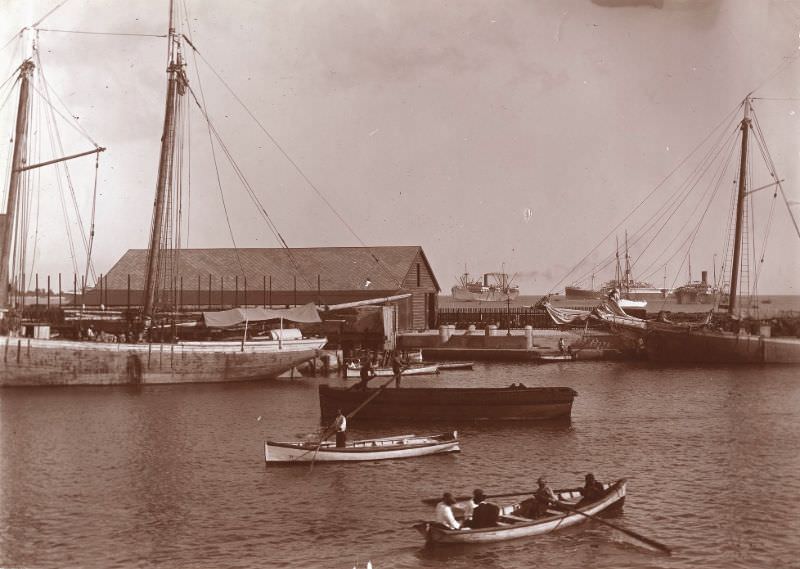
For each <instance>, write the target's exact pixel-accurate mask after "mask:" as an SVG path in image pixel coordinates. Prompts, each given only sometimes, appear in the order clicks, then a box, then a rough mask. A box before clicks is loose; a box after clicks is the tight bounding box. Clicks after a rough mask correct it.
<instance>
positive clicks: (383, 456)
mask: <svg viewBox="0 0 800 569" xmlns="http://www.w3.org/2000/svg"><path fill="white" fill-rule="evenodd" d="M317 447H318V444H314V443H281V442H273V441H266V442H265V443H264V458H265V460H266V461H267V463H268V464H269V463H298V462H364V461H373V460H391V459H400V458H415V457H419V456H429V455H432V454H443V453H451V452H459V451H460V450H461V449H460V447H459V442H458V433H456V432H452V433H446V434H441V435H431V436H426V437H417V436H415V435H404V436H401V437H387V438H382V439H368V440H358V441H352V442H349V443H347V446H345V447H344V448H337V447H336V446H335V444H334V443H324V444H323V445H322V446H321V447H319V450H318V451H317Z"/></svg>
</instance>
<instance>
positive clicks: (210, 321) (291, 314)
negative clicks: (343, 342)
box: [203, 302, 322, 328]
mask: <svg viewBox="0 0 800 569" xmlns="http://www.w3.org/2000/svg"><path fill="white" fill-rule="evenodd" d="M280 319H283V320H289V321H291V322H304V323H315V322H322V319H321V318H320V317H319V312H318V311H317V307H316V305H315V304H314V303H313V302H309V303H308V304H304V305H302V306H295V307H294V308H278V309H270V308H232V309H230V310H222V311H219V312H203V322H204V323H205V325H206V326H207V327H209V328H231V327H233V326H239V325H241V324H244V323H245V322H262V321H264V320H280Z"/></svg>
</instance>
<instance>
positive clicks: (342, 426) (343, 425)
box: [333, 409, 347, 448]
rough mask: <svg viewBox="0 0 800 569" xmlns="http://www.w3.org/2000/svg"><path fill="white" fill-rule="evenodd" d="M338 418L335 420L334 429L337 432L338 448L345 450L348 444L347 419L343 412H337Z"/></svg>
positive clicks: (339, 410)
mask: <svg viewBox="0 0 800 569" xmlns="http://www.w3.org/2000/svg"><path fill="white" fill-rule="evenodd" d="M336 413H337V414H336V418H335V419H334V420H333V428H334V429H335V430H336V447H337V448H343V447H344V446H345V444H346V443H347V432H346V431H347V417H345V416H344V415H343V414H342V410H341V409H338V410H337V411H336Z"/></svg>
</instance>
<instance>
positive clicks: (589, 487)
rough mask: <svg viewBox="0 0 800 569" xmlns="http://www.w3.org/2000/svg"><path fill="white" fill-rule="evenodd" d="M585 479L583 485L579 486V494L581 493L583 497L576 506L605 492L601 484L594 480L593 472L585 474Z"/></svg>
mask: <svg viewBox="0 0 800 569" xmlns="http://www.w3.org/2000/svg"><path fill="white" fill-rule="evenodd" d="M585 480H586V483H585V484H584V485H583V488H581V494H582V495H583V498H581V501H580V502H578V503H577V506H582V505H584V504H590V503H592V502H594V501H596V500H597V499H598V498H599V497H600V496H602V495H603V492H605V488H604V487H603V484H602V483H601V482H598V481H597V480H595V478H594V474H592V473H591V472H590V473H589V474H587V475H586V478H585Z"/></svg>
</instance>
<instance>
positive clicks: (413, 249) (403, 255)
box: [103, 245, 440, 291]
mask: <svg viewBox="0 0 800 569" xmlns="http://www.w3.org/2000/svg"><path fill="white" fill-rule="evenodd" d="M418 255H419V256H420V257H421V258H422V260H423V262H424V263H425V267H426V269H427V270H428V271H429V272H430V274H431V277H432V279H433V282H434V284H435V286H436V289H437V291H438V290H440V289H439V284H438V282H437V281H436V278H435V277H434V276H433V271H432V270H431V267H430V264H429V263H428V260H427V258H426V257H425V253H424V252H423V251H422V247H420V246H418V245H414V246H397V247H395V246H391V247H308V248H300V249H279V248H270V249H266V248H252V249H182V250H181V251H180V252H179V269H178V271H177V275H176V276H179V277H180V276H182V277H183V286H184V288H191V287H194V286H196V285H197V278H198V276H199V277H200V282H201V283H202V286H203V287H206V286H208V275H209V274H210V275H212V278H213V282H214V283H215V284H214V285H213V286H214V287H218V286H219V277H220V276H224V277H225V282H226V285H225V288H226V289H230V288H232V287H233V286H234V284H233V281H234V277H235V276H238V277H239V288H240V290H241V289H243V288H244V282H243V277H246V278H247V283H248V285H247V286H248V288H250V289H252V290H255V289H261V287H262V286H263V281H264V277H266V278H267V280H268V281H269V278H270V276H271V277H272V288H273V289H274V290H292V289H293V288H294V277H295V276H296V277H297V290H299V291H302V290H316V289H317V275H319V278H320V288H321V289H322V290H382V291H396V290H399V289H400V288H401V286H402V282H403V279H404V277H405V276H406V275H407V274H408V273H409V271H411V270H412V268H413V267H412V265H413V264H414V262H415V260H416V259H417V256H418ZM146 260H147V251H146V250H145V249H129V250H128V251H127V252H126V253H125V255H123V256H122V258H121V259H120V260H119V261H118V262H117V263H116V264H115V265H114V266H113V267H112V268H111V270H110V271H109V272H108V275H107V276H105V277H104V280H103V286H104V287H106V288H108V289H111V290H115V289H116V290H122V289H126V288H127V287H128V275H130V279H131V283H130V286H131V289H132V290H141V289H142V288H144V272H145V263H146ZM367 281H369V282H370V284H369V286H368V287H367V286H366V283H367ZM267 286H269V285H267Z"/></svg>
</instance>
